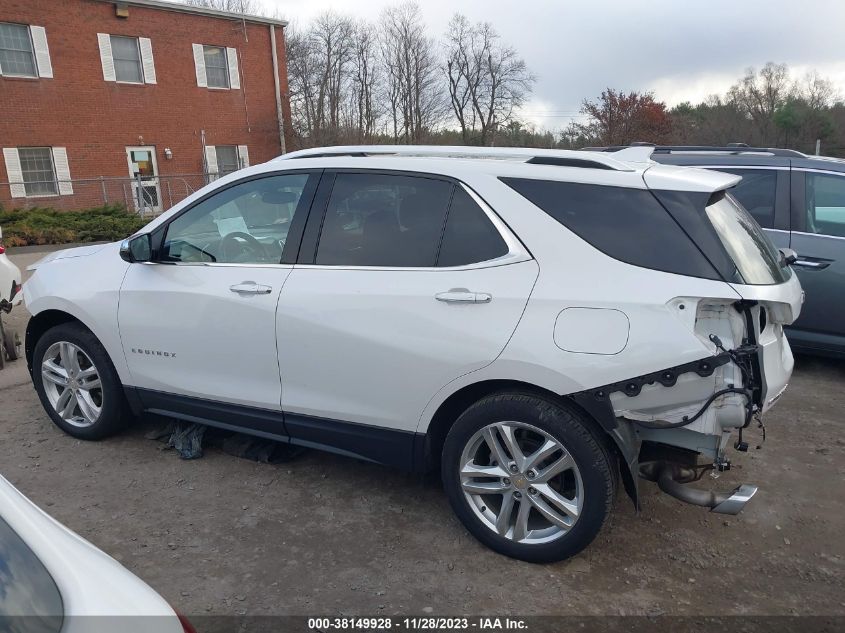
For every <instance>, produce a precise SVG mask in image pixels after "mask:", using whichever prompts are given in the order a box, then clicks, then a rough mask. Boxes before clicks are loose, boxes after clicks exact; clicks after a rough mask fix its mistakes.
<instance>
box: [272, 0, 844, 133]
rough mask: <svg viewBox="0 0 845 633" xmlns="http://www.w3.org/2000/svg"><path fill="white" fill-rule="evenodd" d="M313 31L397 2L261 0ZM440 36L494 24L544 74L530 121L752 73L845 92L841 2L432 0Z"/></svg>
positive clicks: (433, 25)
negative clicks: (314, 25) (772, 65)
mask: <svg viewBox="0 0 845 633" xmlns="http://www.w3.org/2000/svg"><path fill="white" fill-rule="evenodd" d="M263 2H264V4H265V5H266V6H267V7H268V8H270V9H271V10H274V11H278V12H279V13H280V14H281V15H283V16H284V17H286V18H287V19H291V20H293V21H295V22H297V23H307V21H308V20H309V19H310V18H312V17H313V16H314V15H316V14H317V13H319V12H320V11H322V10H325V9H329V8H330V9H334V10H335V11H338V12H342V13H347V14H351V15H357V16H361V17H363V18H366V19H375V18H376V17H377V16H378V14H379V12H380V11H381V9H382V8H383V7H385V6H387V5H389V4H392V3H391V2H387V1H381V0H378V1H369V2H349V1H346V2H344V1H342V0H263ZM420 5H421V7H422V9H423V13H424V15H425V17H426V20H427V23H428V24H429V27H430V29H431V32H432V35H433V36H438V37H439V36H440V35H441V34H442V33H443V31H444V29H445V27H446V24H447V22H448V20H449V18H450V16H451V15H452V14H453V13H454V12H456V11H459V12H461V13H464V14H465V15H467V16H468V17H469V18H470V19H471V20H474V21H475V20H486V21H489V22H492V23H493V25H494V26H495V27H496V29H497V30H498V31H499V32H500V33H501V34H502V35H503V36H504V38H505V39H506V40H507V41H508V42H510V43H511V44H512V45H513V46H514V47H516V48H517V50H519V52H520V53H521V54H522V56H523V57H524V58H525V60H526V62H527V63H528V65H529V67H530V68H531V69H532V70H533V71H534V72H535V73H536V74H537V75H538V81H537V84H536V86H535V91H534V101H533V102H532V103H531V104H529V105H528V106H527V107H526V118H529V119H531V120H533V121H535V122H536V123H538V124H542V125H544V126H545V127H550V128H556V127H561V126H563V125H566V123H568V122H569V120H570V118H571V117H572V116H573V115H574V114H575V113H576V112H577V110H578V109H579V107H580V103H581V101H582V100H583V99H584V98H585V97H594V96H597V95H598V94H599V93H600V92H601V90H603V89H604V88H606V87H608V86H612V87H614V88H618V89H624V90H654V91H655V93H656V96H657V97H658V98H660V99H664V100H666V101H668V102H669V103H670V104H674V103H678V102H679V101H683V100H686V99H689V100H692V101H696V100H700V99H703V98H704V97H706V96H707V95H708V94H710V93H713V92H720V93H721V92H724V91H725V90H727V88H729V87H730V85H731V84H732V83H733V82H734V81H735V80H736V79H737V78H739V77H740V76H741V75H742V74H743V72H744V70H745V68H747V67H749V66H754V67H757V68H759V67H760V66H762V65H763V64H765V63H766V62H767V61H775V62H786V63H787V64H789V65H790V66H791V67H792V68H793V70H794V71H796V72H795V74H796V75H797V74H801V73H804V72H806V71H808V70H810V69H818V70H819V71H821V72H822V74H823V75H827V76H829V77H830V78H831V79H832V80H834V82H836V83H837V87H838V89H839V90H840V92H845V51H843V49H842V45H841V41H842V33H841V31H842V26H843V25H845V2H842V0H805V1H804V2H795V1H794V0H641V1H639V2H632V1H630V0H590V1H588V2H584V1H583V0H579V1H574V0H563V1H557V2H554V1H551V0H517V1H514V0H509V1H504V0H462V1H461V2H448V1H446V0H426V1H425V2H420Z"/></svg>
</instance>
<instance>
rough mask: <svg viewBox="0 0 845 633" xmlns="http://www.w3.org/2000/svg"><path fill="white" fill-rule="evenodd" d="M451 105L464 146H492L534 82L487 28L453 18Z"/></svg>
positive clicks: (449, 71)
mask: <svg viewBox="0 0 845 633" xmlns="http://www.w3.org/2000/svg"><path fill="white" fill-rule="evenodd" d="M446 43H447V47H448V49H447V55H448V57H447V60H446V75H447V77H448V80H449V102H450V105H451V107H452V112H453V113H454V114H455V118H456V119H457V120H458V125H460V127H461V134H462V137H463V140H464V142H465V143H471V142H474V141H478V142H480V144H481V145H487V144H488V143H492V142H493V141H494V139H495V134H496V132H497V130H498V129H499V127H500V126H503V125H506V124H507V123H508V122H510V121H511V120H512V119H513V115H514V111H515V110H516V109H517V108H519V107H520V106H521V105H523V104H524V103H525V100H526V98H527V97H528V95H530V94H531V89H532V86H533V83H534V81H535V77H534V75H532V74H531V72H530V71H529V70H528V67H527V66H526V65H525V62H524V61H523V60H522V58H520V57H519V55H518V54H517V52H516V51H515V50H514V49H513V48H512V47H510V46H507V45H505V44H503V43H502V41H501V38H500V36H499V34H498V33H497V32H496V30H495V29H494V28H493V27H492V26H491V25H490V23H488V22H479V23H478V24H475V25H471V24H470V23H469V20H467V18H466V17H465V16H463V15H461V14H455V16H454V17H453V18H452V20H451V22H450V23H449V29H448V31H447V33H446Z"/></svg>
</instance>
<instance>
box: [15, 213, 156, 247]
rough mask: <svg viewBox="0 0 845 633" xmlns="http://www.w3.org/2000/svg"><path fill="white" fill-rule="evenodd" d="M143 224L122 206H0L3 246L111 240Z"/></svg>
mask: <svg viewBox="0 0 845 633" xmlns="http://www.w3.org/2000/svg"><path fill="white" fill-rule="evenodd" d="M146 223H147V221H146V220H144V219H142V218H140V217H139V216H137V215H135V214H133V213H130V212H128V211H127V210H126V208H125V207H123V206H122V205H106V206H103V207H96V208H94V209H87V210H84V211H58V210H56V209H41V208H35V209H26V210H10V211H6V210H3V209H2V208H0V226H2V227H3V243H4V244H5V245H6V246H29V245H36V244H37V245H41V244H67V243H71V242H113V241H115V240H120V239H123V238H124V237H127V236H128V235H132V234H133V233H135V232H136V231H138V230H139V229H140V228H141V227H143V226H144V225H145V224H146Z"/></svg>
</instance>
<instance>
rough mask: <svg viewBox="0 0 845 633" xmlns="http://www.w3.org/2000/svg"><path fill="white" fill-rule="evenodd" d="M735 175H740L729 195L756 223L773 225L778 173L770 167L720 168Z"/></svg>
mask: <svg viewBox="0 0 845 633" xmlns="http://www.w3.org/2000/svg"><path fill="white" fill-rule="evenodd" d="M718 171H724V172H727V173H730V174H735V175H737V176H742V180H741V181H740V182H739V184H738V185H736V186H735V187H733V188H732V189H731V190H730V193H731V195H732V196H733V197H734V198H736V199H737V200H739V203H740V204H741V205H742V206H743V207H745V210H746V211H748V212H749V213H750V214H751V215H752V217H753V218H754V219H755V220H757V224H759V225H760V226H762V227H763V228H764V229H771V228H773V227H774V225H775V195H776V187H777V181H778V174H777V172H776V171H774V170H771V169H733V170H732V169H722V168H719V170H718Z"/></svg>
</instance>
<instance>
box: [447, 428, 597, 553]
mask: <svg viewBox="0 0 845 633" xmlns="http://www.w3.org/2000/svg"><path fill="white" fill-rule="evenodd" d="M459 467H460V470H461V472H460V481H461V488H462V489H463V493H464V497H465V498H466V500H467V503H469V505H470V508H472V510H473V512H474V513H475V515H476V516H477V517H478V518H479V519H481V521H482V523H484V525H486V526H487V527H488V528H489V529H491V530H492V531H494V532H496V533H497V534H498V535H499V536H502V537H504V538H507V539H509V540H511V541H514V542H517V543H523V544H538V543H548V542H550V541H554V540H556V539H558V538H560V537H562V536H564V535H565V534H566V533H567V532H569V530H571V529H572V527H573V526H574V525H575V523H576V521H577V520H578V517H579V515H580V513H581V510H582V508H583V503H584V485H583V482H582V480H581V473H580V471H579V470H578V466H577V465H576V463H575V460H574V459H573V458H572V456H571V455H570V453H569V451H567V450H566V447H565V446H564V445H563V444H562V443H561V442H560V441H558V440H556V439H555V438H554V437H552V436H551V435H550V434H549V433H547V432H545V431H543V430H542V429H539V428H537V427H535V426H532V425H530V424H525V423H523V422H496V423H493V424H489V425H487V426H485V427H483V428H482V429H480V430H479V431H477V432H476V433H475V434H474V435H473V436H472V437H471V438H470V439H469V441H468V442H467V444H466V446H465V448H464V451H463V453H462V454H461V461H460V465H459Z"/></svg>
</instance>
